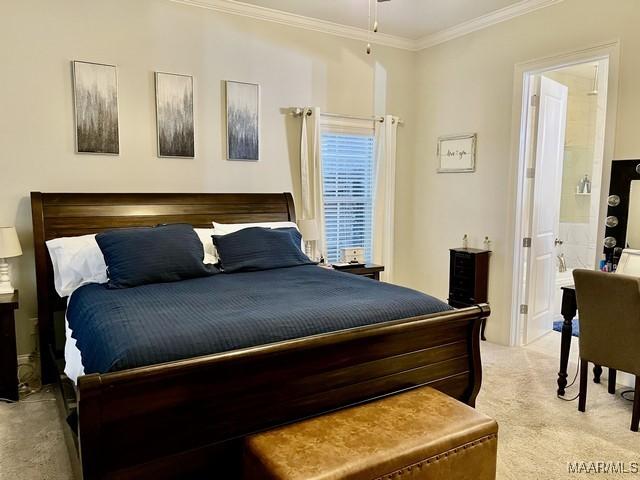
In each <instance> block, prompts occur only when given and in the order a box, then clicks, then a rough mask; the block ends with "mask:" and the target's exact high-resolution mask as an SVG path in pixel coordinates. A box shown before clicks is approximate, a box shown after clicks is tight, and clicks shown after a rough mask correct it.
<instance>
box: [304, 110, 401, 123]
mask: <svg viewBox="0 0 640 480" xmlns="http://www.w3.org/2000/svg"><path fill="white" fill-rule="evenodd" d="M304 111H305V109H304V108H300V107H296V108H293V109H292V114H293V116H294V117H301V116H302V112H304ZM311 115H313V110H311V109H307V117H310V116H311ZM320 116H323V117H334V118H350V119H352V120H371V121H374V122H380V123H384V117H381V116H371V117H365V116H361V115H343V114H340V113H327V112H320ZM403 123H404V121H402V119H398V124H399V125H401V124H403Z"/></svg>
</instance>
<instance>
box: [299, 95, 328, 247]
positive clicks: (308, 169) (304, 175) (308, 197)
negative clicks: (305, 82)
mask: <svg viewBox="0 0 640 480" xmlns="http://www.w3.org/2000/svg"><path fill="white" fill-rule="evenodd" d="M309 113H310V114H309ZM300 184H301V196H302V205H301V206H302V214H301V217H300V218H301V219H302V220H315V222H316V225H317V229H318V238H317V239H316V241H315V246H314V249H313V251H312V255H313V257H314V258H316V259H319V258H320V257H321V256H322V257H324V258H326V252H325V245H324V243H325V242H324V201H323V198H322V158H321V156H320V109H319V108H317V107H313V108H305V109H304V110H303V112H302V134H301V135H300Z"/></svg>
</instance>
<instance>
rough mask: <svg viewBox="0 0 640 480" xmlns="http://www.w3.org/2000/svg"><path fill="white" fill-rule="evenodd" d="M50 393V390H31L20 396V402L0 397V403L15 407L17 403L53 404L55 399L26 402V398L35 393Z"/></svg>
mask: <svg viewBox="0 0 640 480" xmlns="http://www.w3.org/2000/svg"><path fill="white" fill-rule="evenodd" d="M40 392H42V393H51V390H50V389H49V388H44V389H43V388H38V389H34V390H31V391H30V392H28V393H26V394H22V395H21V398H20V400H11V399H10V398H3V397H0V402H3V403H8V404H9V405H16V404H18V403H44V402H55V401H56V399H55V398H42V399H40V400H26V399H27V398H29V397H31V396H32V395H35V394H36V393H40Z"/></svg>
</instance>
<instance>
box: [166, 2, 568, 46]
mask: <svg viewBox="0 0 640 480" xmlns="http://www.w3.org/2000/svg"><path fill="white" fill-rule="evenodd" d="M170 1H171V2H174V3H180V4H183V5H190V6H193V7H200V8H206V9H208V10H215V11H217V12H222V13H228V14H232V15H240V16H243V17H249V18H254V19H257V20H264V21H267V22H273V23H278V24H281V25H287V26H290V27H296V28H302V29H305V30H312V31H314V32H321V33H326V34H329V35H335V36H338V37H343V38H350V39H352V40H359V41H361V42H368V41H370V42H371V43H374V44H377V45H385V46H388V47H394V48H399V49H403V50H411V51H418V50H423V49H425V48H430V47H433V46H435V45H439V44H441V43H444V42H448V41H449V40H453V39H454V38H458V37H462V36H464V35H468V34H469V33H473V32H476V31H478V30H482V29H484V28H487V27H490V26H492V25H496V24H498V23H501V22H506V21H507V20H511V19H512V18H516V17H519V16H521V15H526V14H528V13H531V12H534V11H536V10H540V9H542V8H546V7H550V6H551V5H556V4H558V3H560V2H563V1H564V0H522V1H520V2H518V3H516V4H513V5H510V6H508V7H505V8H501V9H500V10H496V11H494V12H491V13H489V14H487V15H483V16H481V17H478V18H474V19H472V20H469V21H467V22H463V23H460V24H458V25H454V26H453V27H450V28H445V29H444V30H441V31H439V32H436V33H434V34H431V35H427V36H425V37H422V38H419V39H417V40H416V39H411V38H405V37H400V36H396V35H388V34H385V33H376V34H374V35H370V33H369V32H368V31H367V30H366V29H364V28H358V27H352V26H348V25H342V24H339V23H334V22H328V21H326V20H320V19H317V18H310V17H305V16H302V15H296V14H295V13H289V12H283V11H281V10H275V9H272V8H266V7H261V6H258V5H251V4H248V3H243V2H240V1H238V0H170Z"/></svg>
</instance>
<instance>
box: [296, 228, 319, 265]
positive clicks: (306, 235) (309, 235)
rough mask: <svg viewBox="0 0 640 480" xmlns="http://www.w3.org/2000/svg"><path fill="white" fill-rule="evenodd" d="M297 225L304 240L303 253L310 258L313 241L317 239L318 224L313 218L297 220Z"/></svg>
mask: <svg viewBox="0 0 640 480" xmlns="http://www.w3.org/2000/svg"><path fill="white" fill-rule="evenodd" d="M298 227H299V228H300V233H301V234H302V239H303V240H304V253H305V254H306V255H307V257H309V258H311V255H313V242H315V241H316V240H318V224H317V223H316V221H315V220H298ZM312 260H313V259H312Z"/></svg>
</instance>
